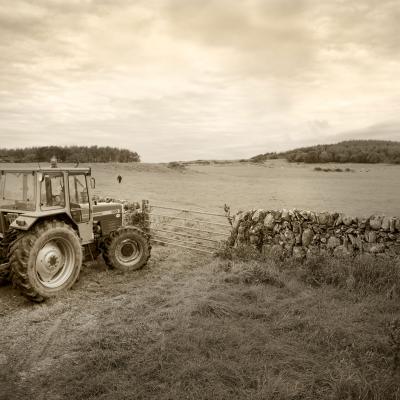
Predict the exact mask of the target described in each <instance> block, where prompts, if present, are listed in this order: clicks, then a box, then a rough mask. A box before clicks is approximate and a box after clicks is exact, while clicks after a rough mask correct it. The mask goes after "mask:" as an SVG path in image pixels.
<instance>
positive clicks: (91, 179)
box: [90, 177, 96, 189]
mask: <svg viewBox="0 0 400 400" xmlns="http://www.w3.org/2000/svg"><path fill="white" fill-rule="evenodd" d="M90 187H91V188H92V189H95V188H96V179H94V178H93V177H91V178H90Z"/></svg>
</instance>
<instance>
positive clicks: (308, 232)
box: [301, 228, 314, 246]
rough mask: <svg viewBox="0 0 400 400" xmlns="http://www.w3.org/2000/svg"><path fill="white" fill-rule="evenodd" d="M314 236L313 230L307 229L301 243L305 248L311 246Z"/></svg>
mask: <svg viewBox="0 0 400 400" xmlns="http://www.w3.org/2000/svg"><path fill="white" fill-rule="evenodd" d="M313 236H314V233H313V231H312V230H311V229H309V228H307V229H305V230H304V231H303V234H302V236H301V242H302V244H303V246H309V245H310V243H311V240H312V238H313Z"/></svg>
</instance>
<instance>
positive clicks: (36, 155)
mask: <svg viewBox="0 0 400 400" xmlns="http://www.w3.org/2000/svg"><path fill="white" fill-rule="evenodd" d="M52 156H56V157H57V160H58V161H59V162H71V163H72V162H77V161H79V162H139V161H140V156H139V154H138V153H136V152H132V151H130V150H126V149H118V148H116V147H108V146H107V147H98V146H90V147H88V146H67V147H61V146H44V147H26V148H23V149H0V162H17V163H19V162H49V161H50V159H51V157H52Z"/></svg>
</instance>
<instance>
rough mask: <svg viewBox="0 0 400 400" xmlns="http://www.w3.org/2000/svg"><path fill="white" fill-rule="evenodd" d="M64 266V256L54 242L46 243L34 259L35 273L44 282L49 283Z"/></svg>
mask: <svg viewBox="0 0 400 400" xmlns="http://www.w3.org/2000/svg"><path fill="white" fill-rule="evenodd" d="M63 265H64V256H63V254H62V251H61V250H60V248H59V247H58V246H57V244H56V243H54V242H49V243H46V245H45V246H43V247H42V248H41V249H40V251H39V253H38V255H37V259H36V268H37V272H38V274H39V275H40V278H41V279H42V280H43V281H44V282H49V281H50V280H51V279H52V278H53V277H54V276H56V274H57V273H58V272H59V271H60V269H61V268H62V267H63Z"/></svg>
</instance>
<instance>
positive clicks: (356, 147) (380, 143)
mask: <svg viewBox="0 0 400 400" xmlns="http://www.w3.org/2000/svg"><path fill="white" fill-rule="evenodd" d="M276 158H286V159H287V160H288V161H290V162H304V163H328V162H337V163H373V164H376V163H390V164H400V142H392V141H388V140H348V141H344V142H340V143H337V144H327V145H317V146H311V147H302V148H299V149H295V150H290V151H286V152H283V153H265V154H259V155H257V156H255V157H252V158H251V159H250V160H251V161H253V162H263V161H266V160H271V159H276Z"/></svg>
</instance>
